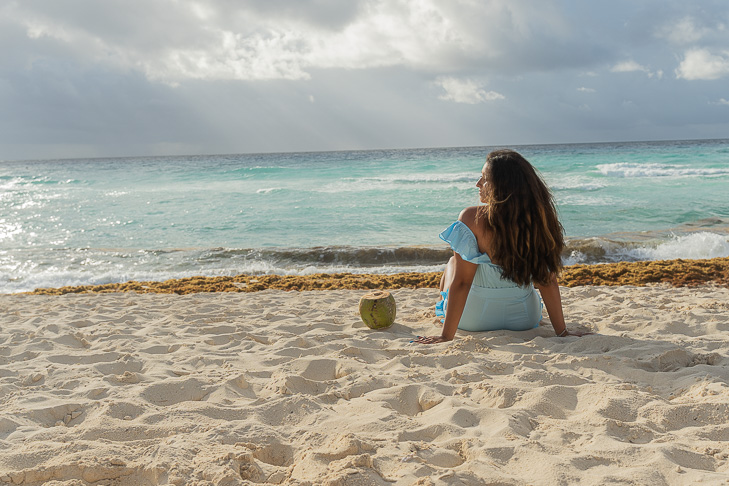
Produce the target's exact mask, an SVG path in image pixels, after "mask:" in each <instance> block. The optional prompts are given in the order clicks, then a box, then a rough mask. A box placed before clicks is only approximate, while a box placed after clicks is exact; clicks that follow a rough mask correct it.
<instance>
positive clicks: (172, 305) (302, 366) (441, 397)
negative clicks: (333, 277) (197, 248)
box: [0, 261, 729, 486]
mask: <svg viewBox="0 0 729 486" xmlns="http://www.w3.org/2000/svg"><path fill="white" fill-rule="evenodd" d="M685 262H686V261H685ZM707 262H708V261H697V262H694V263H697V264H698V265H699V266H700V268H707V267H711V268H714V269H716V268H717V265H719V268H721V267H722V265H720V263H725V262H719V263H715V264H710V263H707ZM655 263H659V262H655ZM689 263H691V262H689ZM674 264H675V262H674ZM594 267H603V266H594ZM608 268H609V266H604V269H603V270H601V271H602V272H603V273H602V274H601V275H605V272H608V270H606V269H608ZM615 268H617V267H613V270H612V271H613V273H612V275H613V277H612V278H613V280H614V279H615V278H616V277H615V275H617V274H620V275H624V274H626V272H625V271H622V270H619V269H618V270H615ZM573 270H574V271H575V272H577V273H580V272H582V274H583V276H584V272H585V270H584V269H582V270H580V269H579V268H577V269H576V270H575V269H574V268H573ZM578 270H579V271H578ZM643 270H645V269H643ZM667 272H668V273H672V274H673V275H674V276H676V275H677V272H676V267H673V270H672V271H667ZM566 273H567V272H566ZM608 273H609V272H608ZM642 273H645V271H643V272H642ZM719 273H721V272H719ZM637 274H641V272H640V271H638V272H637ZM251 278H253V277H251ZM318 278H319V279H320V280H321V277H318ZM591 278H592V284H590V285H585V284H584V282H583V283H581V284H575V285H574V286H572V287H567V286H565V287H563V288H562V298H563V303H564V308H565V314H566V316H567V322H568V326H569V327H570V328H573V329H581V330H591V331H593V332H594V333H595V334H593V335H588V336H585V337H582V338H577V337H566V338H559V337H556V336H555V335H554V331H553V329H552V327H551V325H550V324H549V321H548V319H547V318H546V317H545V319H544V320H543V322H542V324H541V325H540V327H538V328H536V329H534V330H531V331H525V332H512V331H496V332H488V333H468V332H463V331H459V332H458V334H457V336H456V339H455V340H454V341H452V342H449V343H444V344H439V345H432V346H423V345H417V344H413V343H411V342H410V341H411V340H412V339H413V337H414V336H416V335H430V334H439V332H440V328H439V327H438V320H437V319H436V318H435V314H434V312H433V303H434V302H435V300H436V298H437V296H438V292H437V289H435V288H433V285H432V283H430V284H427V285H424V286H423V287H422V288H416V287H417V285H409V284H401V285H400V287H405V288H394V287H396V285H393V290H391V292H392V293H393V295H394V296H395V299H396V302H397V306H398V307H397V319H396V322H395V324H394V325H393V326H392V327H390V328H388V329H385V330H380V331H372V330H370V329H368V328H367V327H365V325H364V324H363V323H362V322H361V320H360V318H359V315H358V313H357V304H358V301H359V299H360V297H361V296H362V295H364V294H365V293H366V290H364V289H359V290H357V289H330V290H295V291H284V290H280V289H276V288H268V289H265V290H258V291H255V292H247V291H244V290H245V289H246V287H244V286H243V283H241V282H238V285H237V286H236V285H233V287H234V288H235V289H237V291H236V292H220V291H214V292H200V291H197V292H195V291H190V292H178V293H174V291H170V290H169V289H167V293H143V292H145V291H146V290H148V289H144V288H141V290H135V291H131V292H119V291H118V289H117V290H114V289H106V291H105V292H107V293H99V292H98V291H97V292H96V293H80V292H81V291H76V292H65V293H64V292H58V293H59V294H61V295H31V294H8V295H0V311H1V314H0V315H2V318H1V320H0V323H1V325H0V363H2V366H1V367H0V400H1V402H0V403H2V407H0V483H5V484H23V485H40V484H49V485H54V486H61V485H63V486H80V485H91V484H94V485H124V486H126V485H157V484H160V485H167V484H175V485H187V484H194V485H234V484H286V485H311V486H314V485H331V486H333V485H357V486H359V485H386V484H396V485H438V484H445V485H483V484H500V485H528V484H530V485H553V484H621V485H624V484H635V485H645V484H671V485H674V484H697V483H701V484H729V482H728V481H727V479H726V478H727V475H728V474H729V462H728V458H729V447H727V443H728V442H727V441H729V421H727V417H728V416H729V288H727V284H726V281H725V280H722V278H725V277H721V276H719V277H716V278H713V279H711V278H710V279H707V280H705V281H698V280H696V279H693V280H692V279H690V278H686V279H684V284H683V285H685V284H686V283H689V284H690V286H676V283H675V282H674V284H673V285H672V284H671V283H668V282H666V281H664V282H663V283H661V282H660V281H659V282H658V283H656V281H653V282H650V281H649V282H645V283H643V284H640V283H633V284H625V283H623V284H622V285H613V286H611V285H607V283H609V281H608V280H605V279H603V280H602V281H598V280H596V278H595V277H594V276H593V277H591ZM601 278H602V277H601ZM257 279H258V280H259V283H260V281H261V277H260V276H259V277H257ZM311 280H313V281H315V280H316V277H312V279H311ZM598 282H599V283H600V285H596V283H598ZM249 283H256V282H249ZM139 285H142V284H139ZM246 285H248V284H246ZM639 285H641V286H639ZM144 286H145V285H142V287H144ZM98 290H100V291H103V289H98ZM198 290H200V289H198ZM84 292H89V290H88V289H86V290H84ZM180 293H184V295H178V294H180Z"/></svg>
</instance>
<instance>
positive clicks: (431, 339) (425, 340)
mask: <svg viewBox="0 0 729 486" xmlns="http://www.w3.org/2000/svg"><path fill="white" fill-rule="evenodd" d="M415 337H416V338H417V339H415V340H414V341H410V342H411V343H418V344H436V343H444V342H446V341H448V339H446V338H444V337H443V336H415Z"/></svg>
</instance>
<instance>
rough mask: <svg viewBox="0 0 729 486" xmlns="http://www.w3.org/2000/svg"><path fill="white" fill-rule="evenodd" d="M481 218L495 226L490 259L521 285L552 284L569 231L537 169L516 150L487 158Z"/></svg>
mask: <svg viewBox="0 0 729 486" xmlns="http://www.w3.org/2000/svg"><path fill="white" fill-rule="evenodd" d="M484 171H485V172H484V174H483V175H484V179H483V180H484V184H485V185H486V187H485V188H483V189H482V191H481V193H482V197H483V198H484V200H483V202H485V203H486V205H485V206H481V207H480V208H479V215H483V216H484V217H485V220H486V222H487V223H488V225H489V226H490V227H491V230H492V233H493V237H492V239H491V248H490V250H491V251H490V257H491V260H492V261H493V262H494V263H495V264H497V265H499V266H500V267H501V268H502V272H501V275H502V277H503V278H505V279H509V280H512V281H514V282H516V283H517V284H519V285H522V286H524V285H527V284H529V283H532V282H535V283H538V284H542V285H547V284H548V283H549V282H550V281H551V278H552V275H553V274H558V273H559V272H560V270H561V269H562V258H561V254H562V249H563V247H564V228H563V227H562V224H561V223H560V222H559V219H558V218H557V208H556V206H555V203H554V197H553V196H552V193H551V192H550V190H549V188H548V187H547V185H546V184H545V183H544V181H543V180H542V178H541V176H540V175H539V173H538V172H537V170H536V169H535V168H534V167H532V165H531V164H530V163H529V162H528V161H527V160H526V159H525V158H524V157H522V156H521V155H520V154H518V153H517V152H514V151H513V150H497V151H494V152H491V153H490V154H489V155H488V156H487V157H486V167H485V169H484Z"/></svg>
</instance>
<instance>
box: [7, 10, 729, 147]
mask: <svg viewBox="0 0 729 486" xmlns="http://www.w3.org/2000/svg"><path fill="white" fill-rule="evenodd" d="M728 136H729V2H727V1H726V0H715V1H711V0H706V1H705V0H693V1H690V2H688V1H686V0H643V1H634V0H609V1H608V0H605V1H585V0H237V1H236V0H200V1H184V0H105V1H100V0H63V1H61V0H17V1H12V0H0V160H14V159H31V158H56V157H93V156H124V155H177V154H211V153H244V152H282V151H310V150H338V149H367V148H400V147H402V148H405V147H436V146H439V147H448V146H473V145H502V146H504V145H517V144H531V143H566V142H596V141H623V140H665V139H694V138H726V137H728Z"/></svg>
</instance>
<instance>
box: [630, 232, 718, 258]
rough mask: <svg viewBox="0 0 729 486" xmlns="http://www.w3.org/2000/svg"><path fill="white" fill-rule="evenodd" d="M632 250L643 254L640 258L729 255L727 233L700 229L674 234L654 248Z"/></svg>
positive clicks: (715, 256)
mask: <svg viewBox="0 0 729 486" xmlns="http://www.w3.org/2000/svg"><path fill="white" fill-rule="evenodd" d="M633 252H635V253H636V254H637V255H638V256H643V258H641V259H642V260H674V259H676V258H687V259H700V258H721V257H729V240H728V239H727V235H720V234H716V233H709V232H706V231H702V232H700V233H692V234H689V235H684V236H676V237H674V239H673V240H671V241H667V242H666V243H662V244H660V245H658V246H657V247H656V248H637V249H635V250H633Z"/></svg>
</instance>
